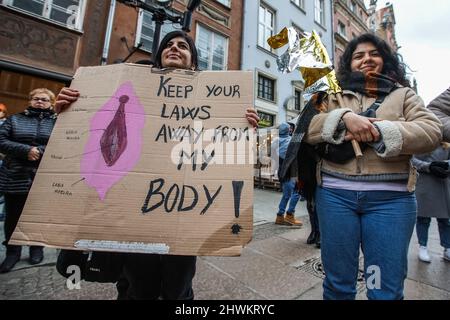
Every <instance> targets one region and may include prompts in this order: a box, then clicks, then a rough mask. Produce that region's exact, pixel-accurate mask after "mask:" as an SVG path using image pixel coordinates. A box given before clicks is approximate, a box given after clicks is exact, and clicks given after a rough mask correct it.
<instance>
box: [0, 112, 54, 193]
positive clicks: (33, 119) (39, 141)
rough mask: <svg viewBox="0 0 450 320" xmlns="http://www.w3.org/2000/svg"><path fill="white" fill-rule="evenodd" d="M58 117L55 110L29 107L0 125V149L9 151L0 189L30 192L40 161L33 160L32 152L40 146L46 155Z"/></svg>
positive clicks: (4, 164)
mask: <svg viewBox="0 0 450 320" xmlns="http://www.w3.org/2000/svg"><path fill="white" fill-rule="evenodd" d="M55 121H56V114H55V113H54V112H53V111H52V110H50V109H36V108H32V107H29V108H28V109H26V110H25V111H24V112H22V113H19V114H15V115H13V116H11V117H9V118H8V119H7V120H6V121H5V123H4V124H3V125H2V126H1V127H0V152H1V153H4V154H5V155H6V157H5V159H4V160H3V165H2V167H1V168H0V193H15V194H17V193H28V191H29V190H30V188H31V184H32V183H33V179H34V176H35V175H36V171H37V168H38V167H39V163H40V160H39V161H29V160H28V153H29V151H30V150H31V148H32V147H37V148H38V149H39V151H40V153H41V158H40V159H42V154H43V153H44V151H45V146H46V145H47V142H48V139H49V138H50V134H51V133H52V130H53V126H54V125H55Z"/></svg>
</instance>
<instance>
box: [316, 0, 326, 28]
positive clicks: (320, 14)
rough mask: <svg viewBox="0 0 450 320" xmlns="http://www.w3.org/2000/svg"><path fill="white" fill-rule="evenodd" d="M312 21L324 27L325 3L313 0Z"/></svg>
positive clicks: (322, 0) (320, 0)
mask: <svg viewBox="0 0 450 320" xmlns="http://www.w3.org/2000/svg"><path fill="white" fill-rule="evenodd" d="M314 20H315V21H316V22H317V23H319V24H320V25H322V26H325V1H324V0H314Z"/></svg>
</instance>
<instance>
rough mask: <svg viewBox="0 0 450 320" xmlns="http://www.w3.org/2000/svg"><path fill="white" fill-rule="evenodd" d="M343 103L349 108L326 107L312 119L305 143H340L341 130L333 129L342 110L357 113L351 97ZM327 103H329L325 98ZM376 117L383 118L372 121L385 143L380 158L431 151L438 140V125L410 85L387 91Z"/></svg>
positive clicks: (341, 137) (343, 133)
mask: <svg viewBox="0 0 450 320" xmlns="http://www.w3.org/2000/svg"><path fill="white" fill-rule="evenodd" d="M344 102H346V106H348V107H349V108H337V107H334V108H333V107H329V108H328V112H327V113H321V114H318V115H316V116H315V117H314V118H313V119H312V121H311V124H310V126H309V129H308V130H309V131H308V136H307V139H306V142H308V143H310V144H317V143H320V142H324V141H325V142H329V143H335V144H338V143H341V142H343V139H344V135H345V132H341V133H338V132H336V128H337V126H338V124H339V121H340V120H341V118H342V116H343V115H344V114H345V113H346V112H349V111H354V112H356V113H358V112H359V111H358V108H359V107H358V103H356V101H355V99H349V98H348V97H344ZM328 105H329V106H330V105H333V104H330V101H329V104H328ZM377 117H378V118H381V119H386V120H383V121H379V122H376V123H375V124H376V126H377V127H378V129H379V130H380V132H381V135H382V138H383V141H384V143H385V145H386V150H385V151H384V152H383V154H378V155H379V156H380V157H383V158H387V157H394V156H398V155H400V154H408V155H412V154H419V153H427V152H430V151H432V150H434V149H435V148H436V147H437V146H438V145H439V142H440V141H441V139H442V131H441V130H442V124H441V123H440V121H439V120H438V119H437V117H436V116H435V115H434V114H433V113H432V112H431V111H429V110H427V109H426V108H425V105H424V103H423V101H422V99H421V98H420V97H419V96H417V95H416V93H415V92H414V91H413V90H412V89H410V88H401V89H397V90H395V91H394V92H393V93H391V94H390V95H389V96H388V97H387V98H386V99H385V101H384V102H383V105H382V106H381V107H380V109H378V111H377Z"/></svg>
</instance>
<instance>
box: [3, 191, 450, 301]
mask: <svg viewBox="0 0 450 320" xmlns="http://www.w3.org/2000/svg"><path fill="white" fill-rule="evenodd" d="M279 198H280V194H279V193H277V192H270V191H263V190H255V217H254V232H253V240H252V241H251V242H250V244H249V245H248V246H246V247H245V248H244V250H243V252H242V255H241V256H240V257H200V258H199V259H198V262H197V273H196V276H195V278H194V291H195V298H196V299H197V300H219V299H220V300H261V299H271V300H311V299H314V300H316V299H321V298H322V278H323V272H322V271H321V262H320V250H319V249H317V248H315V247H314V246H310V245H306V244H305V241H306V238H307V236H308V234H309V222H308V219H307V217H304V216H303V217H301V219H302V220H303V221H304V226H303V227H302V228H295V229H293V228H291V227H286V226H278V225H275V224H274V223H273V219H274V215H275V213H274V212H275V210H276V204H277V201H278V200H279ZM305 213H306V211H305V208H304V203H299V205H298V215H299V216H302V215H304V214H305ZM0 228H1V229H2V231H3V225H2V223H0ZM2 231H1V232H0V237H1V238H3V232H2ZM417 248H418V244H417V240H416V235H415V234H414V235H413V238H412V240H411V245H410V252H409V270H408V278H407V280H406V281H405V299H413V300H427V299H436V300H450V263H448V262H444V261H443V259H442V257H441V256H442V248H441V247H440V245H439V235H438V233H437V225H436V223H435V222H434V220H433V223H432V225H431V228H430V235H429V248H430V254H431V257H432V262H431V263H430V264H425V263H422V262H420V261H418V259H417V251H418V250H417ZM27 251H28V250H26V248H24V249H23V255H22V260H21V261H20V262H19V263H18V264H17V265H16V267H15V268H14V269H13V270H12V271H11V272H9V273H7V274H0V300H13V299H14V300H15V299H20V300H30V299H37V300H80V299H83V300H100V299H102V300H103V299H104V300H112V299H116V289H115V285H114V284H99V283H89V282H81V289H80V290H77V289H74V290H69V289H68V287H67V285H66V279H65V278H63V277H62V276H60V275H59V274H58V272H57V271H56V268H55V264H56V257H57V251H56V250H55V249H50V248H45V259H44V261H43V263H42V264H40V265H37V266H30V265H29V264H28V263H27V258H28V255H27ZM4 256H5V251H4V247H3V246H1V248H0V259H1V260H3V258H4ZM361 262H362V260H361ZM360 280H361V279H360ZM357 299H366V298H365V289H364V283H363V282H362V280H361V281H359V282H358V295H357Z"/></svg>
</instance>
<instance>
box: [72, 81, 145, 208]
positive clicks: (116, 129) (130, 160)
mask: <svg viewBox="0 0 450 320" xmlns="http://www.w3.org/2000/svg"><path fill="white" fill-rule="evenodd" d="M144 125H145V111H144V107H143V106H142V105H141V103H140V102H139V99H138V97H137V96H136V94H135V92H134V89H133V85H132V83H131V82H127V83H124V84H123V85H122V86H120V87H119V89H118V90H117V91H116V92H115V93H114V95H113V97H112V98H111V99H110V100H109V101H108V102H107V103H106V104H105V105H103V107H102V108H100V109H99V110H98V111H97V112H96V114H95V115H94V117H93V118H92V119H91V122H90V127H89V129H90V135H89V139H88V142H87V143H86V145H85V148H84V153H83V156H82V159H81V166H80V172H81V175H82V176H83V178H85V182H86V184H87V185H88V186H90V187H92V188H94V189H95V190H96V191H97V193H98V195H99V198H100V200H102V201H103V200H104V199H105V197H106V194H107V192H108V191H109V190H110V189H111V188H112V187H113V186H114V185H115V184H116V183H117V182H119V181H120V180H122V179H123V178H124V177H125V176H126V175H127V174H128V173H129V172H130V171H131V170H132V169H133V168H134V166H135V165H136V164H137V162H138V161H139V159H140V156H141V153H142V143H143V141H142V139H143V137H142V131H143V129H144Z"/></svg>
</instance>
